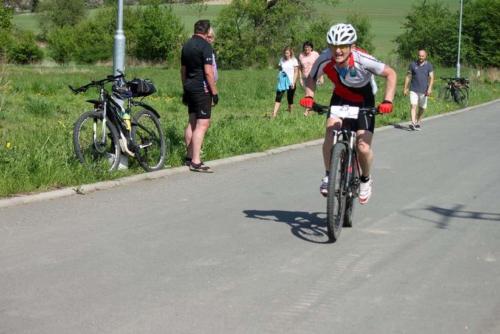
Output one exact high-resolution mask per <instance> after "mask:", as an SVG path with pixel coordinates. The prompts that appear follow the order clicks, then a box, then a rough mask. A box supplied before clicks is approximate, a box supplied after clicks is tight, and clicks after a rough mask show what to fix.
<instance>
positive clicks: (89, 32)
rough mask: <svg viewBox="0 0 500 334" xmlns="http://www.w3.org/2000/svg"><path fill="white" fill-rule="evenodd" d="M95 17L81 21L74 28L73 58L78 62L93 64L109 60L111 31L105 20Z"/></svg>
mask: <svg viewBox="0 0 500 334" xmlns="http://www.w3.org/2000/svg"><path fill="white" fill-rule="evenodd" d="M99 16H100V15H97V17H96V18H94V19H91V20H88V21H84V22H81V23H80V24H79V25H78V26H77V27H76V29H75V50H74V56H73V58H74V60H75V61H77V62H78V63H83V64H93V63H96V62H97V61H103V60H109V59H111V58H112V55H113V32H112V31H110V30H109V27H106V26H105V24H103V23H106V22H103V21H101V20H100V19H99Z"/></svg>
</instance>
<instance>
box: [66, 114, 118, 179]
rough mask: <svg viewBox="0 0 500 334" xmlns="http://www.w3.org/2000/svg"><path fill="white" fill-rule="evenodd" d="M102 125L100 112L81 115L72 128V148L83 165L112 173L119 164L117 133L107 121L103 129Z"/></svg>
mask: <svg viewBox="0 0 500 334" xmlns="http://www.w3.org/2000/svg"><path fill="white" fill-rule="evenodd" d="M102 125H103V113H102V111H87V112H85V113H83V114H82V115H81V116H80V117H79V118H78V120H77V121H76V122H75V125H74V127H73V148H74V150H75V154H76V156H77V158H78V160H80V162H81V163H82V164H83V165H85V166H87V167H90V168H94V169H100V170H105V171H114V170H116V169H117V168H118V165H119V163H120V152H121V151H120V143H119V137H118V131H117V130H116V128H115V127H114V125H113V124H111V123H110V122H109V121H107V122H106V127H105V129H103V126H102Z"/></svg>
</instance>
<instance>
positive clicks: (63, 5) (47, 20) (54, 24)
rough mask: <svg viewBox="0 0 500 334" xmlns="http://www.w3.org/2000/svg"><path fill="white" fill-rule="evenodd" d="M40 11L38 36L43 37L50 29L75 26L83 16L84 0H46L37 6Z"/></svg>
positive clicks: (84, 12)
mask: <svg viewBox="0 0 500 334" xmlns="http://www.w3.org/2000/svg"><path fill="white" fill-rule="evenodd" d="M38 7H39V8H40V12H41V17H42V19H41V21H40V28H41V33H40V37H41V38H42V39H45V38H46V36H47V34H48V33H49V31H50V30H52V29H55V28H60V27H64V26H76V25H77V24H78V23H79V22H80V21H82V20H83V19H84V18H85V15H86V11H85V0H71V1H67V0H46V1H43V2H41V3H40V4H39V6H38Z"/></svg>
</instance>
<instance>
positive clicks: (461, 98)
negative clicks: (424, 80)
mask: <svg viewBox="0 0 500 334" xmlns="http://www.w3.org/2000/svg"><path fill="white" fill-rule="evenodd" d="M441 80H444V81H446V84H445V86H444V87H443V88H442V89H441V90H440V92H439V96H440V97H441V98H443V99H445V100H448V101H451V100H452V99H453V101H455V102H456V103H457V104H459V105H461V106H464V107H465V106H467V105H468V104H469V80H468V79H467V78H444V77H441Z"/></svg>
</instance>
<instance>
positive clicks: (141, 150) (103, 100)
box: [69, 73, 166, 171]
mask: <svg viewBox="0 0 500 334" xmlns="http://www.w3.org/2000/svg"><path fill="white" fill-rule="evenodd" d="M108 84H111V86H112V87H111V92H110V91H109V90H108V89H107V88H106V86H107V85H108ZM108 86H109V85H108ZM92 87H95V88H97V89H98V91H99V98H98V99H91V100H87V102H89V103H92V104H93V105H94V109H93V110H92V111H87V112H84V113H83V114H82V115H81V116H80V117H79V118H78V120H77V121H76V122H75V125H74V128H73V146H74V150H75V154H76V156H77V158H78V160H80V162H81V163H82V164H84V165H87V166H91V167H93V168H102V169H105V170H108V171H114V170H116V169H117V168H118V167H119V165H120V161H121V159H120V158H121V154H126V155H127V156H129V157H135V158H136V159H137V162H138V163H139V165H140V166H141V167H142V168H143V169H144V170H146V171H155V170H159V169H161V168H163V165H164V163H165V159H166V144H165V137H164V135H163V130H162V128H161V125H160V121H159V119H160V115H159V114H158V112H157V111H156V110H155V109H154V108H153V107H151V106H149V105H147V104H145V103H143V102H142V101H140V100H137V99H136V98H144V97H145V96H148V95H151V94H152V93H154V92H155V91H156V89H155V87H154V85H153V84H152V83H151V82H150V81H149V80H144V79H133V80H131V81H126V80H125V74H123V73H121V74H120V75H117V76H112V75H109V76H107V77H106V78H105V79H102V80H98V81H91V82H90V83H88V84H87V85H84V86H82V87H79V88H73V87H72V86H69V88H70V89H71V90H72V91H73V93H75V94H79V93H83V92H86V91H87V90H88V89H89V88H92Z"/></svg>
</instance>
